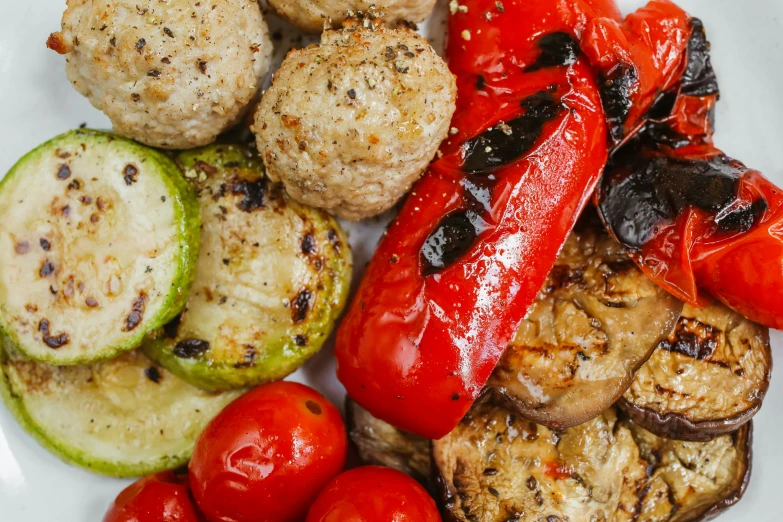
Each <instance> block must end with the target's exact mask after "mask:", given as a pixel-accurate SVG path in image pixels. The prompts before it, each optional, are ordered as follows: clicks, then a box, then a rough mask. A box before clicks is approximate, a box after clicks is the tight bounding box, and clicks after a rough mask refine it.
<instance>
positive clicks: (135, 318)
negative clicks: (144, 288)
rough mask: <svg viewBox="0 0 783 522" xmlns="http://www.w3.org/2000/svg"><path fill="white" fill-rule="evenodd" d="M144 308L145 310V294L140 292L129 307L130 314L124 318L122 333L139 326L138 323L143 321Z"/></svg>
mask: <svg viewBox="0 0 783 522" xmlns="http://www.w3.org/2000/svg"><path fill="white" fill-rule="evenodd" d="M145 308H147V294H146V292H140V293H139V296H138V297H137V298H136V299H135V300H134V301H133V304H132V305H131V311H130V313H129V314H128V316H127V317H126V318H125V326H123V327H122V331H123V332H130V331H133V330H134V329H135V328H136V327H137V326H139V323H141V321H142V320H143V319H144V310H145Z"/></svg>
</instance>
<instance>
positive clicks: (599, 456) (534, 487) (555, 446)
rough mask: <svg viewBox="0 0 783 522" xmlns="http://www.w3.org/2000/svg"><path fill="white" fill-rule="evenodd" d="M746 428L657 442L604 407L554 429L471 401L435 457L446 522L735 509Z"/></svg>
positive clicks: (610, 519)
mask: <svg viewBox="0 0 783 522" xmlns="http://www.w3.org/2000/svg"><path fill="white" fill-rule="evenodd" d="M750 443H751V425H750V424H746V425H744V426H742V427H741V428H740V429H739V430H738V431H736V432H734V433H732V434H729V435H723V436H720V437H717V438H715V439H713V440H712V441H709V442H684V441H674V440H669V439H663V438H661V437H658V436H656V435H654V434H652V433H650V432H649V431H647V430H645V429H644V428H642V427H640V426H638V425H636V424H634V423H633V422H631V421H630V420H627V419H623V418H620V417H618V410H616V409H615V408H610V409H609V410H607V411H606V412H604V413H603V414H602V415H600V416H598V417H596V418H594V419H593V420H591V421H590V422H588V423H585V424H583V425H581V426H577V427H573V428H568V429H565V430H560V431H555V430H552V429H550V428H547V427H545V426H541V425H536V424H535V423H533V422H531V421H527V420H523V419H520V418H518V416H517V415H515V413H514V412H512V411H511V410H509V409H507V408H505V407H499V406H497V405H493V404H491V403H489V402H484V403H481V404H477V405H476V406H474V408H473V409H472V410H471V412H470V413H469V414H468V415H467V416H466V417H465V419H464V420H463V421H462V423H461V424H460V425H459V426H458V427H457V428H456V429H455V430H454V431H453V432H452V433H450V434H449V435H447V436H446V437H444V438H443V439H440V440H438V441H434V442H433V445H432V458H433V463H434V466H435V468H436V470H437V475H438V476H437V480H438V484H439V487H440V489H441V493H442V498H441V500H442V502H443V505H444V508H445V513H446V520H452V521H465V522H509V521H516V522H528V521H529V522H541V521H545V522H566V521H573V522H582V521H584V522H615V521H617V522H619V521H641V522H653V521H655V522H662V521H667V522H692V521H700V520H707V519H709V518H712V517H714V516H715V515H717V514H718V513H720V512H721V511H723V510H725V509H726V508H728V507H730V506H731V505H733V504H734V503H736V502H737V501H738V500H739V499H740V498H741V496H742V494H743V493H744V491H745V488H746V486H747V482H748V479H749V476H750V462H751V461H750V459H751V455H750Z"/></svg>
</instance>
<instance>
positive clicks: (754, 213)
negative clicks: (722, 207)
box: [715, 199, 768, 233]
mask: <svg viewBox="0 0 783 522" xmlns="http://www.w3.org/2000/svg"><path fill="white" fill-rule="evenodd" d="M767 208H768V205H767V202H766V200H764V199H758V200H756V201H754V202H753V203H751V204H750V205H747V206H745V207H742V208H739V209H735V210H731V211H729V212H727V213H726V214H725V215H718V216H717V217H716V218H715V222H716V223H717V224H718V227H719V228H720V229H721V230H722V231H724V232H739V233H744V232H747V231H748V230H750V229H751V228H753V225H755V224H756V223H758V221H759V219H761V217H762V216H763V215H764V212H766V211H767Z"/></svg>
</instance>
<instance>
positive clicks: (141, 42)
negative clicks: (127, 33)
mask: <svg viewBox="0 0 783 522" xmlns="http://www.w3.org/2000/svg"><path fill="white" fill-rule="evenodd" d="M145 45H147V40H145V39H144V38H139V40H138V41H137V42H136V50H137V51H138V52H139V54H141V50H142V49H144V46H145Z"/></svg>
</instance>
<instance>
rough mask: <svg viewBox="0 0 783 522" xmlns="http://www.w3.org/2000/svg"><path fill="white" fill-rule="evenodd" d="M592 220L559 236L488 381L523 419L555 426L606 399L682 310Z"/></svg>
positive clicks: (583, 416)
mask: <svg viewBox="0 0 783 522" xmlns="http://www.w3.org/2000/svg"><path fill="white" fill-rule="evenodd" d="M591 217H592V216H590V215H588V216H583V218H582V220H581V221H580V224H579V225H578V226H577V228H576V229H575V230H574V232H573V233H572V234H571V236H570V237H569V238H568V240H567V242H566V244H565V246H564V248H563V250H562V252H561V254H560V256H559V258H558V260H557V263H556V264H555V266H554V268H553V269H552V271H551V273H550V274H549V277H548V278H547V281H546V283H545V284H544V286H543V287H542V289H541V291H540V293H539V295H538V298H537V300H536V301H535V303H534V304H533V305H532V307H531V309H530V311H529V312H528V315H527V317H526V318H525V320H524V321H523V322H522V324H521V325H520V327H519V329H518V331H517V334H516V337H515V338H514V340H513V341H512V342H511V344H510V345H509V347H508V348H507V350H506V352H505V354H504V356H503V358H502V359H501V361H500V363H499V364H498V366H497V368H496V369H495V372H494V374H493V375H492V377H491V379H490V380H489V382H488V387H489V388H490V389H492V390H493V391H494V392H495V393H496V394H497V395H499V396H500V397H502V398H503V399H505V400H506V401H508V403H509V404H510V405H511V406H513V407H514V408H515V409H516V410H517V411H518V412H519V414H520V415H521V416H522V417H524V418H526V419H530V420H532V421H535V422H537V423H539V424H543V425H546V426H550V427H554V428H566V427H571V426H576V425H578V424H581V423H584V422H587V421H588V420H590V419H592V418H594V417H596V416H598V415H600V414H601V413H602V412H604V411H605V410H606V409H607V408H609V407H610V406H611V405H612V404H614V402H615V401H616V400H617V399H618V398H620V396H622V395H623V393H624V392H625V391H626V390H627V389H628V387H629V386H630V385H631V382H632V380H633V376H634V374H635V372H636V371H637V370H638V369H639V368H640V367H641V366H642V365H643V364H644V362H645V361H646V360H647V359H648V357H649V356H650V354H652V352H653V350H655V347H656V346H658V344H659V343H660V342H661V341H662V340H663V339H665V338H666V337H667V336H668V335H669V334H670V333H671V331H672V330H673V329H674V326H675V324H676V323H677V320H678V318H679V317H680V312H681V311H682V303H681V302H680V301H679V300H677V299H675V298H674V297H672V296H671V295H669V294H668V293H667V292H665V291H664V290H662V289H661V288H659V287H658V286H656V285H655V284H654V283H653V282H652V281H650V280H649V279H648V278H647V277H646V276H645V275H644V274H643V273H642V272H641V271H640V270H639V269H638V268H637V267H636V265H635V264H634V263H633V262H632V261H631V260H630V259H629V258H628V256H627V254H626V253H625V252H624V251H623V249H622V248H621V247H620V245H618V244H617V243H616V242H615V241H614V240H613V239H612V238H610V237H609V236H608V234H606V232H605V231H604V230H603V229H602V227H600V224H598V222H597V219H591Z"/></svg>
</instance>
